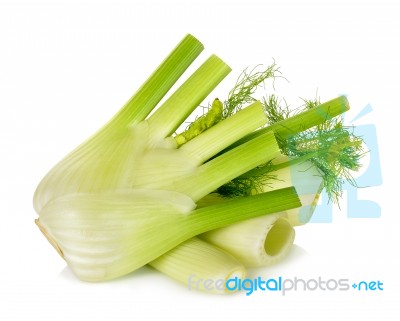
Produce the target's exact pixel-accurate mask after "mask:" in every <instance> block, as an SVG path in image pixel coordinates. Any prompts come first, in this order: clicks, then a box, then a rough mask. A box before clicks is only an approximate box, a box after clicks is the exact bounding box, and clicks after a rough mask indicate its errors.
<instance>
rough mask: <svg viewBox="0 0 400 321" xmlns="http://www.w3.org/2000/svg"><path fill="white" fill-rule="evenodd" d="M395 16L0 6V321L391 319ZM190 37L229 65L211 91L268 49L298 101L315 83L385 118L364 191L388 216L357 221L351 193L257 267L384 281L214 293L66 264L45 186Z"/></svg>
mask: <svg viewBox="0 0 400 321" xmlns="http://www.w3.org/2000/svg"><path fill="white" fill-rule="evenodd" d="M399 13H400V10H399V9H398V4H397V3H396V1H386V0H380V1H359V2H357V1H341V0H335V1H255V0H247V1H236V0H231V1H218V0H214V1H209V0H202V1H197V0H196V1H177V0H175V1H173V0H172V1H162V0H158V1H149V0H147V1H143V0H142V1H135V2H134V1H4V0H3V1H1V2H0V152H1V154H0V155H1V157H0V164H1V166H0V202H1V203H0V215H1V220H0V253H1V254H0V258H1V259H0V262H1V263H0V319H1V320H36V319H37V320H73V319H77V320H150V319H154V320H160V319H166V320H180V319H182V320H188V319H192V320H200V319H210V320H214V319H217V318H222V319H228V318H233V319H244V318H246V319H247V318H250V317H256V318H257V319H259V320H274V319H275V320H280V319H289V317H293V318H296V319H298V320H306V319H308V320H398V317H399V316H400V312H399V308H398V305H397V306H396V303H395V295H397V296H398V294H397V289H398V288H399V286H400V282H399V280H398V272H397V271H398V270H399V269H400V264H399V259H398V255H399V254H398V253H399V251H398V244H399V236H398V235H399V233H398V228H399V225H398V223H399V219H398V217H399V215H400V213H398V208H397V207H395V205H394V204H395V202H393V201H392V200H393V199H394V200H396V199H398V195H397V193H398V188H397V187H396V185H395V184H394V181H395V179H396V178H397V177H398V171H397V170H396V168H397V167H398V161H397V160H396V156H395V155H394V150H396V147H397V143H396V139H397V135H398V134H397V130H398V126H396V125H395V119H396V115H397V113H396V111H397V110H398V109H399V105H398V101H399V99H398V94H399V89H400V87H399V74H400V68H399V66H400V63H399V57H400V50H399V47H398V46H396V43H398V42H399V36H400V23H399V20H400V19H399ZM186 33H192V34H193V35H195V36H196V37H197V38H198V39H200V40H201V41H202V42H203V44H204V45H205V47H206V50H205V52H204V53H203V54H202V55H201V56H200V58H199V59H198V60H197V61H196V64H197V65H198V64H199V63H200V62H201V61H204V60H205V59H206V57H207V56H208V55H209V54H211V53H216V54H217V55H219V56H220V57H221V58H222V59H223V60H225V61H226V62H227V63H228V64H229V65H230V66H231V67H232V68H233V72H232V73H231V75H230V76H229V77H227V78H226V80H225V81H224V82H223V83H222V84H221V86H220V87H218V89H217V90H216V91H215V93H214V94H213V97H214V96H218V97H220V98H224V95H226V90H227V89H229V88H230V86H232V84H233V82H234V80H235V79H236V78H237V76H238V75H239V73H240V71H241V70H242V69H244V68H245V67H247V66H254V65H256V64H260V63H261V64H269V63H271V62H272V58H274V59H275V61H276V62H277V64H278V65H279V66H281V71H282V72H283V74H284V76H285V77H286V78H287V79H288V80H289V81H290V84H287V83H285V82H281V83H280V86H281V87H280V89H281V90H282V91H283V93H284V94H285V97H288V101H289V102H293V104H294V105H296V103H297V104H299V100H298V99H297V97H299V96H300V97H314V96H315V93H316V92H317V90H318V94H319V96H320V97H321V100H328V99H331V98H334V97H336V96H337V95H339V94H348V98H349V100H350V103H351V107H352V111H351V113H352V115H353V116H354V115H356V114H357V113H358V112H359V111H360V110H361V109H362V108H363V107H364V106H366V105H367V104H368V103H370V104H371V105H372V107H373V112H372V113H370V114H369V115H367V116H365V117H364V118H362V120H360V121H359V124H375V125H376V128H377V131H378V140H379V151H380V156H381V162H382V173H383V184H382V185H381V186H379V187H374V188H370V189H364V190H362V191H360V192H359V195H360V197H361V198H366V199H371V200H374V201H376V202H378V203H379V204H380V206H381V209H382V216H381V218H378V219H349V218H347V212H346V206H345V202H343V204H344V205H343V206H342V210H341V211H339V210H336V211H335V215H334V218H333V222H332V223H330V224H316V223H314V224H309V225H307V226H304V227H301V228H298V229H297V238H296V246H295V247H294V249H293V251H292V252H291V254H290V256H289V258H288V259H287V260H286V261H285V262H283V263H282V264H279V265H277V266H275V267H273V268H271V269H261V270H259V271H253V273H254V275H262V276H264V277H277V276H279V275H281V276H283V277H288V278H289V277H294V276H298V277H304V278H317V277H318V276H321V277H323V278H326V279H329V278H349V279H352V280H361V279H365V280H371V281H372V280H380V281H382V282H383V283H384V291H375V292H371V291H369V292H364V293H358V292H355V291H348V292H338V291H337V292H322V291H319V292H317V291H314V292H310V291H308V292H304V291H299V292H292V293H288V295H286V296H285V297H282V296H281V295H280V294H278V293H262V292H259V293H255V294H253V295H252V296H250V297H246V296H245V295H243V294H239V295H233V296H215V295H207V294H203V293H196V292H193V291H188V290H187V289H186V288H185V287H183V286H181V285H180V284H176V283H175V282H173V281H170V280H169V279H167V278H166V277H164V276H162V275H160V274H158V273H156V272H154V271H153V270H151V269H150V268H144V269H142V270H140V271H137V272H136V273H133V274H132V275H129V276H127V277H125V278H122V279H119V280H116V281H113V282H108V283H101V284H88V283H83V282H80V281H78V280H77V279H75V277H74V276H73V275H72V274H71V272H70V271H69V270H68V268H66V266H65V263H64V262H63V261H62V260H61V259H60V258H59V257H58V255H57V254H56V252H55V251H54V250H53V249H52V248H51V246H50V245H49V244H48V243H47V241H46V240H45V239H44V237H43V236H42V235H41V233H40V232H39V230H38V229H37V228H36V227H35V225H34V224H33V220H34V218H35V217H36V214H35V212H34V210H33V208H32V194H33V191H34V189H35V187H36V185H37V184H38V182H39V180H40V179H41V178H42V176H43V175H44V174H45V173H46V172H47V171H48V170H49V169H50V168H51V167H52V166H53V165H54V164H55V163H56V162H57V161H58V160H60V159H61V158H62V157H63V156H64V155H65V154H66V153H67V152H69V151H70V150H72V149H73V148H74V147H75V146H76V145H77V144H79V143H80V142H81V141H82V140H84V139H85V138H87V137H88V136H89V135H90V134H92V133H93V132H94V131H95V130H96V129H97V128H98V127H100V126H101V125H102V124H103V123H104V122H106V121H107V120H108V119H109V118H110V117H111V116H112V115H113V114H114V113H115V112H116V111H117V110H118V108H119V107H121V106H122V105H123V104H124V103H125V101H126V100H127V99H128V98H129V97H130V96H131V94H132V93H133V92H134V90H135V89H136V88H138V86H139V85H140V84H141V83H142V82H143V81H144V80H145V79H146V77H147V76H148V75H149V74H150V72H151V71H152V70H153V68H154V67H156V66H157V65H158V64H159V62H161V60H162V59H163V58H164V57H165V56H166V55H167V54H168V53H169V51H170V50H171V49H172V48H173V47H174V46H175V45H176V43H177V42H178V41H179V40H180V39H181V38H182V37H183V36H184V35H185V34H186ZM213 97H210V98H213ZM396 316H397V318H396Z"/></svg>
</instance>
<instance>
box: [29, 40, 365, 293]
mask: <svg viewBox="0 0 400 321" xmlns="http://www.w3.org/2000/svg"><path fill="white" fill-rule="evenodd" d="M202 49H203V46H202V45H201V43H200V42H199V41H198V40H197V39H195V38H194V37H193V36H190V35H188V36H186V37H185V38H184V39H183V40H182V41H181V43H180V44H178V46H177V47H176V48H175V49H174V50H173V51H172V53H171V54H170V55H169V56H168V57H167V58H166V59H165V60H164V61H163V63H162V64H161V65H160V66H159V67H158V68H157V69H156V71H155V72H154V73H153V74H152V75H151V76H150V77H149V79H148V80H147V81H146V82H145V83H144V84H143V85H142V86H141V87H140V89H139V90H138V91H137V92H136V93H135V95H134V96H133V97H132V98H131V99H130V100H129V101H128V102H127V103H126V104H125V106H123V108H122V109H121V110H120V111H119V112H118V113H117V114H116V115H115V116H114V117H113V118H112V119H111V120H110V121H109V122H108V123H107V124H106V125H105V126H103V127H102V128H101V129H100V130H99V131H98V132H97V133H95V134H94V135H93V136H92V137H90V138H89V139H88V140H86V141H85V142H84V143H83V144H81V145H80V146H78V147H77V148H76V149H75V150H74V151H72V152H71V153H70V154H69V155H67V156H66V157H65V158H64V159H63V160H61V161H60V162H59V163H58V164H57V165H56V166H55V167H54V168H53V169H52V170H50V172H49V173H48V174H47V175H46V176H45V177H44V178H43V180H42V181H41V182H40V184H39V186H38V188H37V190H36V192H35V195H34V207H35V210H36V212H37V213H38V214H39V218H38V219H37V220H36V224H37V225H38V227H39V228H40V230H41V231H42V233H43V234H44V235H45V236H46V238H47V239H48V240H49V242H50V243H51V244H52V245H53V246H54V247H55V249H56V250H57V251H58V253H59V254H60V255H61V256H62V257H63V258H64V259H65V260H66V262H67V263H68V264H69V266H70V267H71V269H72V270H73V272H74V273H75V274H76V275H77V276H78V277H79V278H80V279H82V280H86V281H102V280H109V279H113V278H116V277H119V276H122V275H125V274H127V273H130V272H132V271H134V270H136V269H138V268H140V267H141V266H143V265H145V264H150V265H152V266H153V267H155V268H156V269H158V270H159V271H161V272H163V273H165V274H167V275H169V276H171V277H172V278H174V279H176V280H178V281H180V282H184V283H187V282H190V281H189V280H188V279H187V277H188V276H190V275H191V274H193V273H195V274H198V276H199V277H200V278H203V277H204V278H214V277H218V278H221V279H224V280H226V279H227V278H229V276H232V275H244V273H245V268H244V266H242V265H241V264H240V263H238V261H240V262H241V263H243V264H244V265H246V266H260V265H266V264H271V263H274V262H276V261H278V260H280V259H282V258H283V257H284V256H285V255H286V254H287V253H288V251H289V249H290V246H291V244H292V243H293V240H294V230H293V228H292V225H298V224H303V223H305V222H306V221H308V220H309V218H310V217H311V215H312V212H313V210H314V207H315V203H316V200H317V199H318V195H319V193H320V192H321V190H322V188H325V189H326V190H327V192H328V194H329V195H330V197H331V199H332V200H334V201H337V199H338V198H339V197H340V193H341V184H342V183H343V180H344V179H346V180H348V181H350V182H354V181H353V180H352V177H351V175H350V173H351V171H353V170H357V169H358V168H359V166H360V158H361V157H362V155H363V151H362V148H361V144H362V140H361V139H360V138H358V137H356V136H355V135H353V133H352V132H351V131H350V130H349V128H347V127H345V126H344V125H343V123H342V120H341V119H338V118H335V117H336V116H338V115H340V114H341V113H343V112H344V111H346V110H348V108H349V107H348V101H347V99H346V98H345V97H338V98H336V99H333V100H331V101H328V102H326V103H323V104H320V103H319V101H318V100H313V101H308V100H305V101H304V107H303V108H302V109H301V110H300V111H299V110H297V111H296V112H295V113H294V112H292V111H291V110H289V109H288V107H287V106H285V107H282V106H281V104H280V101H279V100H278V98H277V97H276V96H275V95H274V94H269V95H266V96H265V97H264V99H262V100H261V101H259V100H257V99H255V98H254V97H253V95H254V94H255V92H256V90H257V89H258V88H259V87H260V86H262V85H263V84H264V82H265V81H266V80H268V79H272V80H274V79H275V78H276V77H279V76H280V72H279V69H278V68H277V67H276V65H275V64H273V65H272V66H269V67H268V68H267V69H266V70H264V71H261V72H258V71H256V69H253V70H251V71H250V73H248V72H247V71H245V72H243V73H242V75H241V77H240V78H239V80H238V82H237V83H236V84H235V86H234V88H233V89H232V90H231V91H230V93H229V95H228V99H227V100H226V101H224V102H222V101H221V100H219V99H215V100H214V101H213V103H212V104H211V107H210V109H209V111H208V112H207V113H205V114H204V115H202V116H200V117H199V118H198V119H196V120H195V121H194V122H193V123H192V124H191V125H190V126H189V127H188V128H187V129H186V130H184V131H183V132H182V133H179V134H175V132H176V130H177V129H178V128H179V127H180V126H181V124H182V123H183V122H184V121H185V120H186V119H187V117H188V116H189V115H190V114H191V113H192V111H193V110H194V109H195V108H196V107H197V106H198V105H199V104H200V103H201V102H202V101H203V100H204V99H205V98H206V97H207V96H208V95H209V94H210V93H211V92H212V91H213V89H214V88H215V87H216V86H217V85H218V84H219V83H220V82H221V81H222V80H223V78H224V77H225V76H226V75H227V74H228V73H229V72H230V68H229V67H228V66H227V65H226V64H225V63H224V62H223V61H222V60H221V59H220V58H218V57H216V56H215V55H211V56H210V57H209V58H208V59H207V60H206V61H205V62H204V63H203V64H202V65H201V66H200V67H199V68H198V69H197V70H196V71H195V72H194V73H193V74H192V75H191V76H190V77H189V78H188V79H187V80H186V81H185V82H184V83H183V84H182V85H181V86H180V87H179V88H178V89H177V90H176V91H175V92H174V93H171V94H170V95H169V97H167V99H165V100H164V102H163V103H162V104H161V105H160V104H159V103H160V102H161V100H162V99H163V98H164V96H165V95H166V94H167V92H168V91H169V89H170V88H171V87H172V86H173V85H174V83H175V82H176V81H177V80H178V79H179V78H180V76H181V75H182V74H183V72H184V71H185V70H186V69H187V67H188V66H189V65H190V64H191V63H192V62H193V61H194V59H195V58H196V57H197V56H198V55H199V53H200V52H201V51H202ZM282 153H283V154H284V155H285V157H282ZM299 173H301V175H299V177H300V178H298V177H297V176H298V175H297V174H299ZM303 173H304V175H303ZM310 177H312V179H311V178H310ZM305 181H306V182H307V184H304V182H305ZM292 185H293V186H295V187H296V190H297V191H296V190H295V188H294V187H292ZM298 194H299V195H298ZM299 197H300V198H299ZM300 200H301V202H300ZM304 213H305V214H304ZM198 235H200V237H201V238H203V240H200V239H199V238H196V236H198ZM204 240H207V241H208V242H209V243H207V242H205V241H204ZM210 243H212V244H215V245H217V247H218V248H216V247H215V246H214V245H211V244H210ZM219 248H222V249H225V251H227V253H225V252H224V251H221V250H220V249H219ZM205 261H207V262H209V266H205V265H204V264H202V262H205ZM200 289H203V290H207V289H206V287H205V286H204V285H203V287H200Z"/></svg>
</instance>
